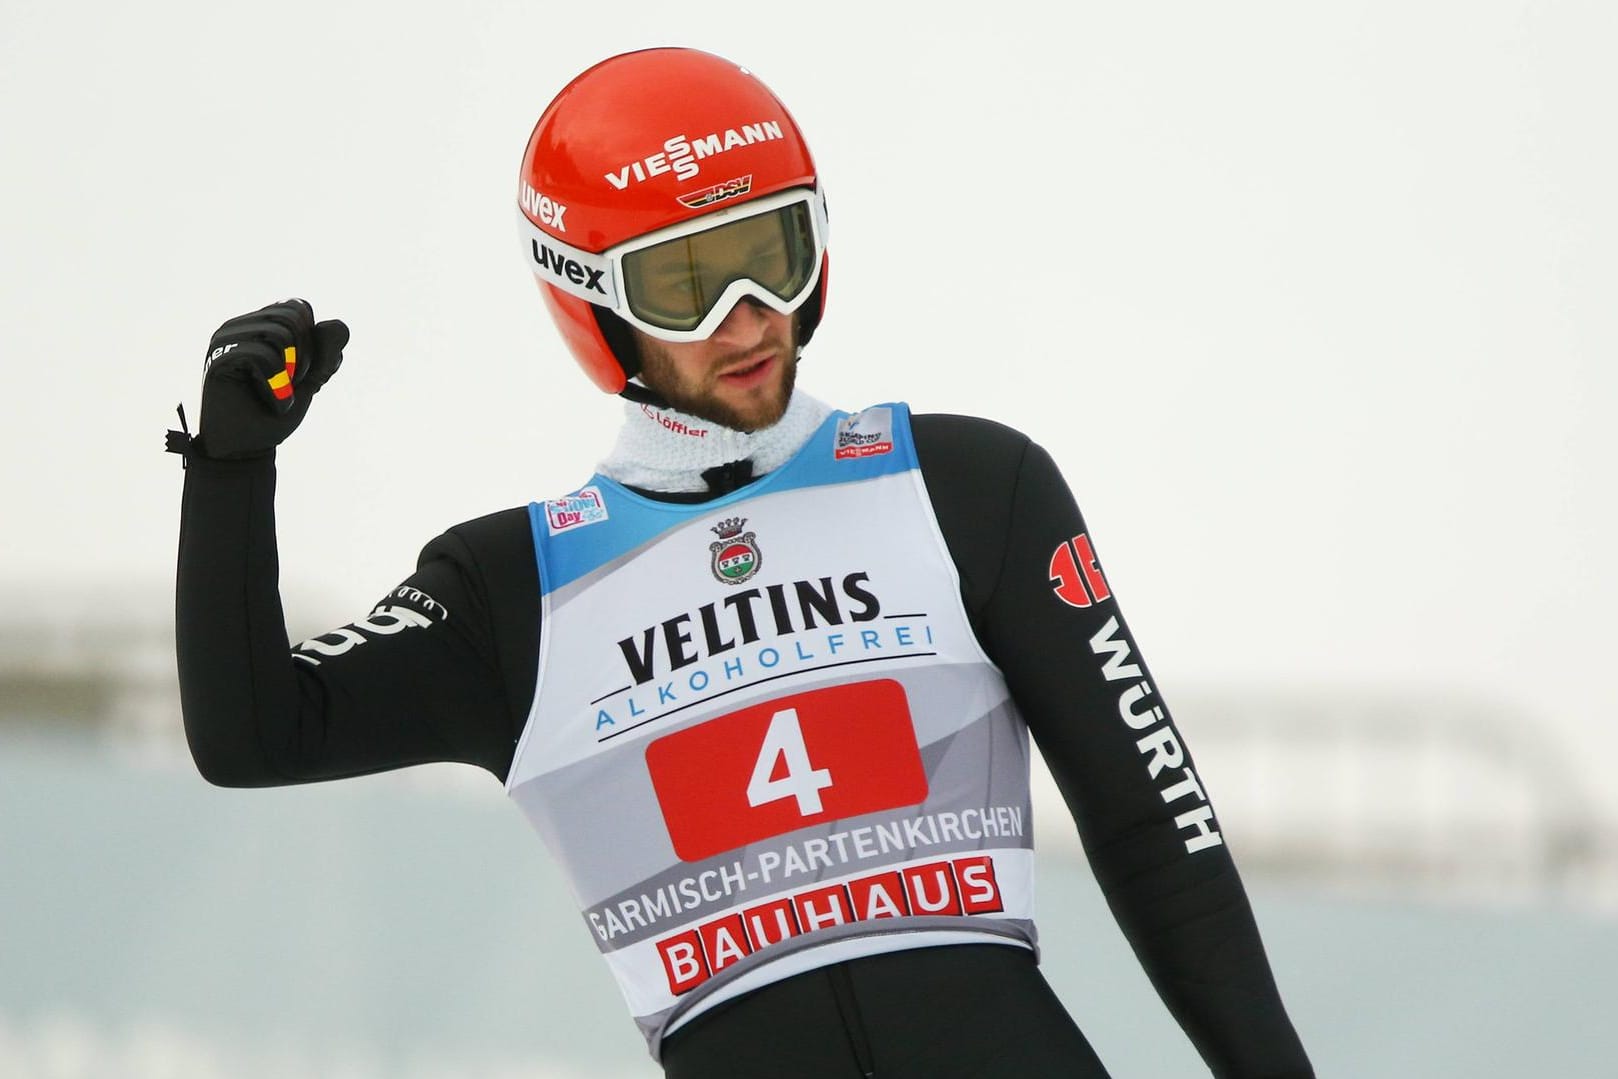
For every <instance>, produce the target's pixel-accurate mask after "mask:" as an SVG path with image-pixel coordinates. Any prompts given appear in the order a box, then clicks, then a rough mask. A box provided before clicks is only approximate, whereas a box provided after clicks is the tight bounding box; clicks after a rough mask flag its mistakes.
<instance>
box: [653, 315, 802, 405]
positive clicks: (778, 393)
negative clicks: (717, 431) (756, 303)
mask: <svg viewBox="0 0 1618 1079" xmlns="http://www.w3.org/2000/svg"><path fill="white" fill-rule="evenodd" d="M797 338H798V320H797V319H796V318H794V319H792V321H791V322H790V323H789V324H788V329H787V331H786V334H785V335H784V337H782V336H777V337H767V338H766V340H765V341H764V345H765V346H766V347H771V348H773V349H774V350H775V353H776V355H777V356H779V357H780V359H779V364H780V371H779V372H778V373H775V374H773V375H772V378H771V381H770V382H769V383H767V384H765V385H763V386H760V387H758V388H757V392H750V393H745V394H741V395H738V397H739V399H727V398H726V397H723V396H721V395H720V394H719V393H718V392H717V390H718V389H719V388H720V386H721V384H720V382H719V377H720V376H719V375H717V374H714V373H713V372H717V371H719V370H722V369H724V368H726V367H727V366H729V365H731V364H734V363H736V362H737V361H739V360H741V359H742V358H743V356H744V355H745V354H744V353H738V354H736V355H731V356H725V355H721V356H718V357H715V358H714V360H713V362H712V363H711V364H710V365H709V370H708V372H705V373H704V374H702V375H700V376H696V377H691V376H688V375H686V374H684V373H683V372H682V371H681V370H680V368H679V367H678V366H677V365H676V364H675V362H674V360H673V358H672V357H671V356H670V354H669V352H668V351H667V349H666V348H665V347H664V346H663V343H662V342H660V341H658V340H656V339H655V338H651V337H647V336H645V335H637V339H638V344H639V347H640V380H641V382H642V383H644V384H645V386H646V388H647V389H649V390H651V391H653V392H654V393H656V394H658V395H659V396H660V397H662V398H663V400H665V401H667V402H668V403H669V406H670V407H671V408H674V409H676V410H678V411H680V412H684V413H687V414H689V415H692V416H697V417H700V418H701V419H705V420H708V421H710V422H712V423H717V424H720V425H722V426H724V427H729V428H730V429H731V430H733V431H749V432H751V431H760V430H763V429H764V428H766V427H773V426H774V425H775V424H776V423H778V422H780V419H781V417H782V416H784V415H785V414H786V410H787V405H788V404H790V403H791V401H792V390H793V387H794V386H795V385H796V384H797V379H798V342H797ZM758 347H759V346H757V345H755V346H753V349H754V350H756V349H757V348H758ZM750 351H751V350H750Z"/></svg>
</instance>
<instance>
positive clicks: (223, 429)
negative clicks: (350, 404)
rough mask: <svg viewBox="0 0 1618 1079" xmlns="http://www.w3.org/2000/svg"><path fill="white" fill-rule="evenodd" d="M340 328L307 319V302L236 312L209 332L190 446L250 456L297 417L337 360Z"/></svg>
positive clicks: (310, 313) (272, 443)
mask: <svg viewBox="0 0 1618 1079" xmlns="http://www.w3.org/2000/svg"><path fill="white" fill-rule="evenodd" d="M346 344H348V327H347V326H345V325H343V323H342V322H340V321H338V320H337V319H328V320H327V321H325V322H316V321H315V312H314V308H312V307H310V306H309V302H308V301H307V300H286V301H284V302H282V303H274V304H271V305H270V306H268V307H263V308H260V309H259V310H257V311H254V312H253V313H252V314H250V315H238V316H237V317H236V318H233V319H231V320H230V321H229V322H226V323H225V324H224V325H223V326H221V327H219V329H217V330H215V331H214V335H213V340H211V341H209V342H208V358H207V360H206V365H205V366H204V368H203V374H202V416H201V418H200V419H199V420H198V422H197V428H198V430H197V436H196V438H195V439H194V440H192V442H191V445H190V450H191V452H195V453H200V454H202V455H203V456H204V457H215V458H241V457H256V456H258V455H260V454H263V453H267V452H269V451H270V450H272V449H274V448H275V447H276V446H278V445H280V444H281V442H282V441H283V440H285V439H286V437H287V436H288V435H290V434H291V433H292V432H293V431H294V430H296V429H297V426H298V424H299V423H301V422H302V421H303V414H304V413H305V412H307V411H308V410H309V401H310V399H311V398H312V397H314V395H315V393H316V391H318V390H319V389H320V387H322V386H324V385H325V384H326V380H327V379H328V378H330V377H331V376H332V375H334V374H336V373H337V368H338V367H340V366H341V365H342V362H343V346H344V345H346Z"/></svg>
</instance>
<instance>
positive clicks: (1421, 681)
mask: <svg viewBox="0 0 1618 1079" xmlns="http://www.w3.org/2000/svg"><path fill="white" fill-rule="evenodd" d="M1615 30H1618V8H1615V7H1613V6H1612V5H1610V4H1604V3H1596V2H1590V3H1559V4H1546V3H1528V2H1516V3H1501V2H1484V3H1478V2H1467V3H1459V2H1457V3H1437V2H1420V3H1409V2H1401V3H1385V4H1384V3H1373V4H1339V5H1323V4H1308V5H1302V4H1292V3H1281V2H1275V3H1237V4H1220V5H1213V4H1204V3H1190V2H1186V3H1159V4H1099V3H1082V4H1073V5H1060V6H1059V5H1056V4H1049V5H1042V4H1028V3H1016V2H1009V3H998V4H994V5H988V6H982V5H971V6H960V7H952V6H948V5H944V6H940V5H937V4H929V5H914V6H900V5H892V6H880V5H876V4H862V5H847V6H844V5H804V4H792V5H786V4H783V5H753V6H745V7H735V6H726V5H714V4H689V3H686V4H646V3H638V2H621V3H612V4H597V3H578V4H570V5H562V4H552V3H544V4H541V3H535V2H531V0H530V2H527V3H514V2H513V3H484V4H476V5H470V6H469V7H467V8H466V9H465V10H464V11H461V12H458V13H455V14H450V13H449V12H448V11H447V9H445V10H444V11H442V12H441V11H439V10H438V6H437V5H434V6H432V7H429V6H428V5H409V4H406V5H401V4H397V3H389V4H383V3H375V4H359V3H341V2H331V0H325V2H321V3H309V2H299V0H289V2H285V3H280V4H276V5H272V6H264V5H251V6H249V5H240V6H237V5H229V4H220V3H202V2H196V3H154V4H141V5H119V4H112V3H103V4H89V3H70V2H51V3H46V2H43V0H0V113H3V115H0V121H3V122H0V138H3V148H0V162H3V174H4V190H3V198H0V236H3V245H0V250H3V259H4V263H3V269H0V286H3V287H0V334H3V337H0V342H3V349H4V390H3V394H0V400H3V401H4V419H3V422H0V461H3V465H0V467H3V474H0V482H3V492H0V494H3V500H0V506H3V510H0V512H3V514H4V525H5V527H4V532H3V536H4V538H3V539H0V550H3V552H4V558H3V560H0V588H3V589H4V590H5V591H6V592H7V593H9V594H12V595H14V596H19V595H24V594H28V595H37V594H39V593H40V590H42V589H43V590H47V591H48V590H49V589H51V588H53V587H58V586H61V587H71V588H73V589H75V590H77V591H78V592H79V593H81V594H82V593H83V592H85V591H86V590H88V591H91V592H96V591H98V590H101V591H104V592H105V594H106V595H108V596H109V597H111V596H117V597H120V598H119V599H118V602H130V598H131V597H133V600H134V601H135V602H141V603H147V604H150V605H151V606H152V608H153V609H154V610H156V611H162V610H163V609H165V608H166V607H167V605H168V603H169V599H168V589H169V588H170V587H171V585H172V559H173V547H174V540H175V535H176V529H177V511H178V503H179V490H180V480H181V474H180V469H179V462H178V460H177V459H175V458H173V457H166V456H164V455H163V454H162V453H161V452H160V448H161V437H160V436H161V433H162V431H163V429H164V428H165V427H167V426H169V425H170V423H171V420H172V413H173V406H174V404H175V403H176V402H177V401H180V400H182V399H183V400H185V401H187V403H188V404H189V406H190V408H191V411H192V414H193V418H194V410H195V404H196V390H197V385H196V380H197V376H198V372H199V370H200V361H201V359H202V355H203V351H204V347H203V346H204V345H205V344H206V342H207V340H208V336H209V334H210V332H211V331H212V329H213V328H214V326H216V325H217V324H218V323H219V322H221V321H222V320H223V319H225V318H226V317H228V316H230V315H233V314H235V313H238V312H241V311H245V310H250V309H252V308H255V307H257V306H259V305H261V304H263V303H266V302H269V301H271V300H275V299H278V298H281V297H284V296H287V295H291V294H298V295H304V296H307V297H309V298H310V299H311V300H312V301H313V302H314V304H315V307H316V310H317V313H318V314H320V315H322V316H340V317H342V318H344V319H345V320H347V321H348V322H349V323H350V325H351V326H352V328H353V332H354V339H353V343H352V346H351V347H350V349H349V352H348V357H347V362H346V364H345V366H344V368H343V371H342V373H341V374H340V375H339V376H338V378H337V379H336V380H335V381H334V382H333V383H332V384H331V385H330V387H329V388H328V389H327V390H326V391H325V392H324V393H323V394H322V395H321V398H320V400H319V401H318V402H317V403H316V405H315V407H314V409H313V411H312V413H311V415H310V418H309V420H308V421H307V423H306V424H305V426H304V428H303V429H302V430H300V431H299V432H298V434H297V436H296V437H295V439H294V440H293V441H292V442H291V443H290V444H289V445H288V446H287V447H286V448H285V449H284V450H283V452H282V455H281V495H280V503H279V505H280V518H281V536H282V561H283V579H284V581H285V584H286V591H287V593H288V595H289V597H290V609H291V613H292V620H293V626H292V630H293V633H294V635H299V636H301V635H304V634H308V633H313V632H317V631H319V630H322V629H325V628H328V626H330V625H332V624H336V623H340V622H343V621H347V620H349V619H350V618H353V617H357V616H359V615H361V614H363V613H364V612H365V611H366V610H368V609H369V605H370V604H371V603H372V602H373V601H374V600H375V599H376V598H377V597H378V596H379V595H380V594H381V593H382V592H383V590H384V589H386V588H387V587H388V586H389V585H390V584H392V583H394V582H395V581H396V580H397V579H399V578H401V577H403V576H404V575H405V574H406V573H408V572H409V571H410V569H411V568H412V567H413V565H414V558H415V554H416V551H417V550H418V549H419V547H420V546H421V544H422V543H424V542H425V541H426V540H428V539H429V538H431V537H432V536H433V535H434V534H436V533H437V532H438V531H440V530H441V529H443V528H444V527H446V526H448V525H449V524H452V523H454V522H456V521H458V520H461V519H464V518H467V517H470V516H474V515H477V514H480V513H484V512H488V511H491V510H494V509H498V508H502V507H505V506H508V505H513V504H516V503H520V502H525V501H528V500H529V499H531V498H536V497H544V496H547V495H552V494H555V493H558V492H560V491H563V490H565V489H568V488H571V487H572V486H574V485H576V484H577V483H578V482H580V481H582V479H583V478H584V477H585V476H587V475H588V474H589V472H590V470H591V468H592V467H593V465H594V463H595V462H596V460H597V459H599V457H600V456H601V455H602V454H603V453H604V451H605V450H606V448H607V447H608V446H609V445H610V442H611V437H612V431H613V428H614V427H615V425H616V422H617V416H618V411H619V406H618V404H617V403H616V402H614V401H613V400H611V399H610V398H606V397H604V396H602V395H600V394H598V393H597V392H596V391H595V390H594V389H593V388H592V387H590V385H589V384H588V383H587V382H586V380H585V379H584V378H583V377H582V375H580V374H579V373H578V372H577V371H576V370H575V369H574V368H573V366H572V364H571V362H570V360H569V359H568V357H567V355H566V354H565V352H564V350H563V347H562V345H561V343H560V339H559V337H558V336H557V334H556V333H555V332H554V330H553V329H552V328H551V326H550V324H549V322H548V319H547V317H546V315H545V313H544V311H543V309H542V307H541V304H540V302H539V298H538V295H537V293H536V290H535V288H534V285H533V284H532V282H531V280H530V279H529V278H528V276H527V274H526V271H525V270H524V268H523V264H522V261H521V259H520V256H519V252H518V248H517V243H516V240H515V238H514V235H513V224H512V221H513V213H512V205H511V202H512V199H513V197H514V195H515V177H516V169H517V165H518V161H519V158H520V155H521V152H522V148H523V145H524V142H525V140H526V138H527V135H528V132H529V129H530V127H531V126H532V124H533V121H534V120H535V118H536V117H537V116H538V114H539V111H540V110H541V108H542V107H543V106H544V104H545V103H546V102H547V101H548V100H549V99H550V97H551V96H552V95H553V94H554V93H555V92H556V90H558V89H559V88H560V87H561V86H562V84H563V83H564V82H565V81H566V80H567V79H568V78H570V77H571V76H572V75H573V74H574V73H575V72H577V71H578V70H580V69H582V68H583V67H585V66H587V65H588V64H590V63H593V62H594V61H596V60H598V59H600V58H602V57H603V56H605V55H608V54H610V53H613V52H618V51H623V50H627V49H630V48H635V47H640V46H645V45H653V44H662V43H673V44H690V45H697V46H701V47H705V48H708V49H710V50H712V51H715V52H719V53H721V54H725V55H728V56H730V57H732V58H733V59H736V60H738V61H741V62H744V63H746V64H747V65H748V66H750V67H751V68H752V69H753V70H754V71H755V72H757V73H758V74H759V75H760V77H762V78H763V79H764V80H765V81H766V82H767V83H768V84H770V85H771V86H772V87H773V88H774V89H775V90H776V91H777V92H778V93H779V94H780V95H781V96H782V97H783V98H784V99H785V100H786V101H787V102H788V104H789V106H790V107H791V108H792V109H793V111H794V112H795V114H796V116H797V118H798V120H799V121H800V123H801V124H802V126H803V128H804V129H805V131H806V132H807V133H808V134H809V136H810V138H811V140H812V143H813V147H814V150H815V153H816V155H817V158H818V161H819V164H820V167H821V170H822V173H823V175H824V177H825V181H826V184H827V187H828V190H829V193H830V202H831V212H832V230H833V232H832V252H833V254H832V275H831V294H830V308H829V311H828V315H827V318H826V321H825V323H824V326H823V329H822V331H821V336H820V337H819V338H817V340H816V341H815V343H814V345H813V346H812V347H811V349H810V351H809V353H808V356H807V360H806V367H805V370H804V374H803V384H804V385H805V387H806V388H807V389H809V390H810V391H811V392H813V393H815V394H816V395H817V396H820V397H822V398H823V399H826V400H828V401H830V402H832V403H833V404H835V405H838V406H842V407H851V406H857V405H860V404H864V403H869V402H873V401H879V400H884V399H890V398H905V399H908V400H910V401H911V402H912V403H913V404H914V406H915V407H916V408H917V409H918V410H922V411H944V410H948V411H965V412H973V413H978V414H982V415H987V416H990V417H993V418H996V419H999V420H1002V421H1004V422H1007V423H1010V424H1012V425H1014V426H1017V427H1019V428H1021V429H1023V430H1025V431H1027V432H1028V433H1030V434H1031V435H1033V436H1034V437H1035V438H1036V439H1037V440H1039V441H1040V442H1042V443H1043V444H1044V445H1045V446H1047V447H1048V448H1049V449H1050V450H1051V451H1052V453H1053V454H1054V455H1055V457H1056V458H1057V460H1058V461H1059V462H1060V464H1061V465H1062V466H1063V468H1064V470H1065V472H1066V474H1067V475H1068V477H1069V479H1070V481H1071V483H1072V485H1073V487H1074V488H1075V490H1076V492H1077V493H1078V496H1079V499H1080V503H1081V505H1082V506H1083V507H1084V508H1085V510H1086V513H1087V516H1088V519H1089V523H1090V526H1091V530H1092V534H1093V535H1094V536H1095V537H1096V539H1097V543H1098V547H1099V550H1100V552H1101V554H1102V557H1103V558H1104V559H1105V561H1106V565H1107V568H1108V571H1109V574H1110V576H1111V579H1112V581H1113V584H1114V586H1115V587H1116V590H1117V592H1118V594H1119V595H1120V597H1121V598H1122V600H1123V604H1124V609H1125V610H1126V611H1127V612H1129V614H1130V617H1131V620H1132V622H1133V624H1134V627H1135V629H1136V632H1137V634H1138V636H1139V639H1140V641H1141V643H1142V645H1143V647H1144V649H1145V652H1146V654H1147V656H1148V657H1149V658H1150V660H1151V662H1152V664H1153V666H1154V668H1155V669H1156V670H1157V672H1158V675H1159V677H1160V678H1161V679H1162V681H1163V684H1164V686H1165V692H1166V693H1167V694H1168V695H1169V699H1170V700H1171V701H1172V700H1173V699H1174V687H1175V686H1176V685H1177V684H1178V685H1195V686H1210V685H1220V686H1235V687H1241V686H1248V685H1252V686H1262V687H1279V688H1292V689H1299V688H1301V689H1306V690H1311V689H1317V688H1319V689H1325V690H1332V689H1334V688H1340V689H1363V688H1366V687H1377V688H1379V689H1381V690H1385V691H1387V692H1391V693H1393V694H1399V693H1404V692H1409V693H1412V694H1416V693H1421V694H1426V693H1438V694H1440V695H1443V694H1450V695H1457V696H1459V697H1461V698H1474V697H1475V698H1477V699H1479V700H1485V701H1489V702H1492V703H1494V704H1504V705H1505V706H1507V707H1509V708H1510V709H1513V710H1515V711H1516V712H1517V714H1519V715H1520V717H1521V720H1520V721H1521V722H1522V723H1523V724H1527V725H1532V726H1533V727H1534V728H1535V729H1536V730H1541V731H1543V732H1544V734H1545V736H1546V737H1547V738H1548V739H1553V740H1555V742H1556V743H1558V744H1559V745H1560V746H1561V747H1562V750H1563V751H1564V752H1565V754H1566V757H1567V760H1568V761H1569V767H1570V769H1571V773H1570V782H1573V783H1577V784H1578V785H1580V786H1581V787H1583V788H1584V789H1586V790H1588V791H1589V792H1590V793H1591V794H1592V796H1594V797H1596V798H1598V799H1600V800H1601V802H1600V804H1602V805H1603V806H1604V807H1605V809H1606V810H1607V811H1608V812H1609V813H1612V814H1613V815H1614V817H1615V818H1618V794H1615V793H1611V792H1609V791H1607V790H1606V789H1605V788H1604V785H1603V783H1602V777H1603V775H1604V766H1603V765H1602V763H1601V762H1602V761H1603V760H1604V759H1608V758H1610V757H1611V756H1612V754H1613V752H1614V750H1615V749H1618V736H1615V735H1614V733H1613V731H1614V724H1613V722H1612V718H1613V716H1614V713H1615V707H1614V706H1615V704H1618V688H1615V683H1614V681H1613V680H1612V679H1611V678H1610V677H1609V674H1608V667H1609V665H1610V661H1609V655H1610V652H1611V648H1612V645H1613V644H1614V643H1615V641H1618V634H1614V632H1613V630H1612V627H1611V621H1610V611H1611V610H1612V609H1613V607H1614V605H1615V602H1618V584H1615V575H1614V573H1613V570H1612V568H1611V565H1610V561H1609V559H1610V551H1611V547H1612V543H1613V536H1614V525H1615V523H1618V512H1615V501H1618V500H1615V495H1614V482H1613V464H1614V461H1615V460H1618V436H1615V435H1614V433H1613V427H1612V425H1611V424H1610V422H1609V418H1610V413H1611V411H1612V406H1613V404H1614V402H1615V400H1618V394H1615V390H1618V378H1615V376H1614V374H1613V363H1614V353H1615V345H1618V332H1615V329H1614V316H1613V310H1614V305H1613V294H1614V284H1615V275H1614V272H1613V262H1612V252H1613V250H1614V246H1615V244H1614V240H1615V239H1618V237H1615V231H1618V230H1615V228H1614V225H1615V218H1618V212H1615V210H1614V200H1613V197H1612V192H1614V191H1615V190H1618V161H1615V152H1614V138H1613V113H1612V110H1613V104H1614V101H1615V100H1618V77H1615V76H1614V74H1613V66H1612V64H1611V62H1610V61H1611V58H1612V56H1613V54H1614V46H1615V44H1618V33H1615ZM649 92H652V91H651V90H649ZM109 602H112V601H111V600H110V599H109ZM1486 796H1487V795H1486V792H1480V797H1486Z"/></svg>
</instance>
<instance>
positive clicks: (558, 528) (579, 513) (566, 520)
mask: <svg viewBox="0 0 1618 1079" xmlns="http://www.w3.org/2000/svg"><path fill="white" fill-rule="evenodd" d="M606 519H607V503H606V500H605V499H603V498H602V497H601V492H600V491H598V490H596V489H595V488H594V487H585V488H581V489H580V490H579V491H577V492H575V493H573V494H570V495H568V496H567V497H566V498H553V499H551V500H550V501H549V502H546V503H545V522H546V524H547V525H549V526H550V531H551V535H553V536H554V535H556V534H557V533H558V532H566V531H567V530H568V529H570V528H582V527H583V526H585V525H593V524H595V523H596V522H598V521H605V520H606Z"/></svg>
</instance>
